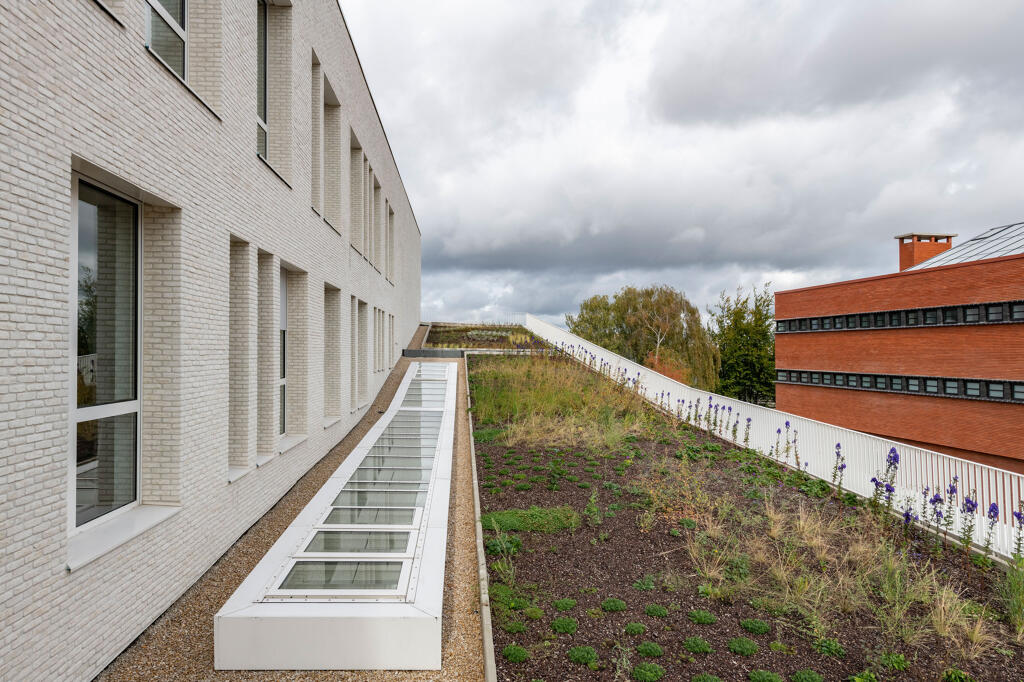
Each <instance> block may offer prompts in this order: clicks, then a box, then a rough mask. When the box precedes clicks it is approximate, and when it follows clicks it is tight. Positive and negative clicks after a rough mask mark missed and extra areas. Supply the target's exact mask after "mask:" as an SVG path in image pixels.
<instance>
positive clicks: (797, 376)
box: [775, 369, 1024, 403]
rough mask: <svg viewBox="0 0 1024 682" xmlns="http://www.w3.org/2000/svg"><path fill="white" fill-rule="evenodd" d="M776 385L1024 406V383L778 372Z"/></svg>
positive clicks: (805, 371) (850, 373)
mask: <svg viewBox="0 0 1024 682" xmlns="http://www.w3.org/2000/svg"><path fill="white" fill-rule="evenodd" d="M775 383H778V384H808V385H815V386H825V387H828V388H836V387H838V388H852V389H855V390H859V391H883V392H885V393H904V394H908V395H927V396H932V397H942V398H963V399H967V400H991V401H995V402H1001V403H1024V381H1003V380H999V379H965V378H959V377H922V376H906V375H899V374H864V373H860V372H858V373H853V372H820V371H814V372H812V371H808V370H793V369H777V370H775Z"/></svg>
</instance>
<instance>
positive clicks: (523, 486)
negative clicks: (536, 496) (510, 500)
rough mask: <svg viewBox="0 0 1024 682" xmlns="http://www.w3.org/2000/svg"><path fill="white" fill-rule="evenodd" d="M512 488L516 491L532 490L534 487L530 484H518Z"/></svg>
mask: <svg viewBox="0 0 1024 682" xmlns="http://www.w3.org/2000/svg"><path fill="white" fill-rule="evenodd" d="M512 487H513V488H515V489H516V490H530V489H531V488H532V487H533V486H531V485H530V484H529V483H516V484H515V485H514V486H512Z"/></svg>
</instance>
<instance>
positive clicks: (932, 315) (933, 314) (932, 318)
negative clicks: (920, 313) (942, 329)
mask: <svg viewBox="0 0 1024 682" xmlns="http://www.w3.org/2000/svg"><path fill="white" fill-rule="evenodd" d="M924 323H925V324H938V323H939V311H938V310H935V309H934V308H933V309H931V310H926V311H924Z"/></svg>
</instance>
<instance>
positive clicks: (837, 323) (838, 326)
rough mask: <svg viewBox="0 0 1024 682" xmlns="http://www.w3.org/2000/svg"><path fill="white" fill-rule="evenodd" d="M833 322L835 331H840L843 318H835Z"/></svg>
mask: <svg viewBox="0 0 1024 682" xmlns="http://www.w3.org/2000/svg"><path fill="white" fill-rule="evenodd" d="M833 322H835V326H836V329H842V328H843V318H841V317H836V318H834V319H833Z"/></svg>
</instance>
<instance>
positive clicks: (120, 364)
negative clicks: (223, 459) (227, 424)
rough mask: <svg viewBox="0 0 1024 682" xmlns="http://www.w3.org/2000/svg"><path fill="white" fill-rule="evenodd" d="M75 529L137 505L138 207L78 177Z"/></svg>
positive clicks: (75, 192) (73, 461)
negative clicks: (115, 511) (121, 509)
mask: <svg viewBox="0 0 1024 682" xmlns="http://www.w3.org/2000/svg"><path fill="white" fill-rule="evenodd" d="M72 212H73V215H74V220H75V225H76V235H77V249H73V251H72V256H73V264H72V270H71V271H72V272H73V273H74V275H75V278H76V280H77V286H76V287H75V289H77V294H72V296H73V297H74V298H73V299H72V301H70V306H71V314H72V319H73V326H74V328H77V335H76V336H77V342H76V347H77V351H76V353H75V354H74V355H75V366H74V369H73V370H72V372H71V376H72V377H74V379H73V380H74V381H75V384H76V386H75V388H73V389H72V391H71V395H73V396H74V400H75V402H74V403H73V404H72V405H71V406H70V407H71V411H72V416H73V420H72V421H73V424H74V427H73V428H74V434H73V438H72V440H71V442H72V443H74V447H75V452H74V457H70V458H69V468H70V479H69V480H70V481H73V483H74V486H75V488H74V494H73V498H72V499H73V502H74V526H75V527H78V526H82V525H83V524H86V523H88V522H89V521H92V520H93V519H97V518H99V517H101V516H103V515H105V514H108V513H110V512H112V511H114V510H116V509H120V508H122V507H126V506H127V505H129V504H132V503H133V502H135V501H136V500H137V499H138V472H139V466H138V459H139V454H138V453H139V448H138V442H139V395H138V347H139V323H138V316H139V270H140V248H139V247H140V239H139V206H138V205H137V204H135V203H133V202H130V201H127V200H125V199H123V198H121V197H120V196H116V195H114V194H112V193H110V192H107V191H105V190H103V189H100V188H99V187H97V186H94V185H91V184H89V183H87V182H85V181H83V180H79V179H78V178H77V176H76V177H74V178H73V181H72Z"/></svg>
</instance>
